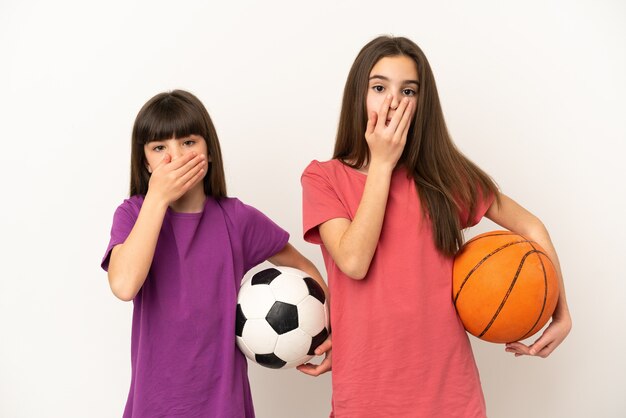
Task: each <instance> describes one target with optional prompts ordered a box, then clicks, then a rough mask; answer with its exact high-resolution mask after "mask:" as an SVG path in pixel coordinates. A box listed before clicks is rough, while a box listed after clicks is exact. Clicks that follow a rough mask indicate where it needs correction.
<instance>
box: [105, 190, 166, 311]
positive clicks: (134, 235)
mask: <svg viewBox="0 0 626 418" xmlns="http://www.w3.org/2000/svg"><path fill="white" fill-rule="evenodd" d="M166 210H167V204H165V203H164V202H160V201H157V200H153V199H151V198H150V197H149V196H146V199H145V200H144V203H143V205H142V207H141V210H140V212H139V216H138V217H137V221H136V222H135V225H134V227H133V229H132V230H131V232H130V234H129V235H128V237H127V238H126V241H124V243H123V244H120V245H117V246H115V248H113V251H112V252H111V258H110V261H109V269H108V273H109V274H108V276H109V285H110V286H111V290H112V292H113V294H114V295H115V296H117V297H118V298H119V299H122V300H126V301H128V300H132V299H133V298H134V297H135V295H137V292H139V289H141V286H143V283H144V281H145V280H146V277H147V276H148V272H149V270H150V266H151V265H152V259H153V257H154V251H155V248H156V243H157V240H158V237H159V232H160V231H161V225H162V224H163V218H164V216H165V211H166Z"/></svg>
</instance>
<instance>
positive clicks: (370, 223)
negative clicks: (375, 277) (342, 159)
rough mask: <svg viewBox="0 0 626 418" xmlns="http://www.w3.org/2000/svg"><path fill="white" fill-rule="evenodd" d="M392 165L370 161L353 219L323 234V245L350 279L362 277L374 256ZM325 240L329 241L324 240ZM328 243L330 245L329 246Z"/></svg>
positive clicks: (381, 224)
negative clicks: (337, 232) (341, 229)
mask: <svg viewBox="0 0 626 418" xmlns="http://www.w3.org/2000/svg"><path fill="white" fill-rule="evenodd" d="M392 172H393V168H392V167H387V166H377V165H375V164H371V165H370V167H369V170H368V176H367V180H366V183H365V188H364V190H363V196H362V197H361V201H360V203H359V207H358V209H357V211H356V214H355V216H354V219H353V220H352V222H350V223H349V225H348V226H347V228H346V229H345V230H344V231H343V232H342V233H339V234H333V233H332V232H330V233H327V234H325V233H324V232H325V231H323V228H324V226H323V225H322V228H321V229H320V233H321V235H322V239H323V240H324V238H326V240H324V244H325V245H326V247H327V248H328V249H329V251H330V252H331V256H332V258H333V260H334V261H335V263H336V264H337V266H338V267H339V268H340V269H341V271H343V272H344V273H345V274H347V275H348V276H349V277H352V278H354V279H362V278H364V277H365V275H366V274H367V272H368V270H369V266H370V264H371V262H372V259H373V258H374V253H375V252H376V247H377V245H378V240H379V238H380V233H381V230H382V226H383V221H384V218H385V210H386V207H387V200H388V196H389V187H390V183H391V175H392ZM326 241H329V242H326ZM329 244H330V245H329Z"/></svg>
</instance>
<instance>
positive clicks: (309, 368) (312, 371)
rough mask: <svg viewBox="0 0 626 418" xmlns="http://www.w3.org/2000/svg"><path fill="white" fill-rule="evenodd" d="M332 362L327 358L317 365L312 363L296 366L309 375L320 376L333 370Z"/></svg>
mask: <svg viewBox="0 0 626 418" xmlns="http://www.w3.org/2000/svg"><path fill="white" fill-rule="evenodd" d="M331 364H332V363H331V361H330V360H329V359H328V358H327V359H324V361H322V362H321V363H320V364H317V365H316V364H312V363H306V364H301V365H300V366H298V367H296V369H298V370H299V371H301V372H302V373H304V374H308V375H309V376H319V375H321V374H323V373H326V372H327V371H329V370H331Z"/></svg>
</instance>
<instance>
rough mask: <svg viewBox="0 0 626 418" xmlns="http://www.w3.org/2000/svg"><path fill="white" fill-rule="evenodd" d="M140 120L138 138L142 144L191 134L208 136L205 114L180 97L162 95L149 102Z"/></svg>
mask: <svg viewBox="0 0 626 418" xmlns="http://www.w3.org/2000/svg"><path fill="white" fill-rule="evenodd" d="M140 121H141V123H139V124H138V126H137V132H136V140H137V142H138V143H140V144H142V145H144V144H147V143H149V142H152V141H159V140H163V139H170V138H185V137H188V136H189V135H200V136H201V137H203V138H207V132H205V131H206V129H205V127H204V125H205V124H204V118H203V115H202V114H201V113H200V112H199V111H198V110H197V109H196V108H194V106H191V105H190V104H189V103H186V102H184V101H182V100H178V98H173V97H162V98H160V100H155V101H153V102H152V103H148V104H147V106H146V108H145V109H144V112H143V117H142V118H141V119H140Z"/></svg>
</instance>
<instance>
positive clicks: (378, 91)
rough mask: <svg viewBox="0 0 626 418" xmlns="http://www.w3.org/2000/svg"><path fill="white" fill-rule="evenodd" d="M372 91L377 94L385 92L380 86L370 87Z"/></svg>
mask: <svg viewBox="0 0 626 418" xmlns="http://www.w3.org/2000/svg"><path fill="white" fill-rule="evenodd" d="M372 89H373V90H374V91H375V92H377V93H382V92H383V91H384V90H385V88H384V87H383V86H381V85H376V86H372Z"/></svg>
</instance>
